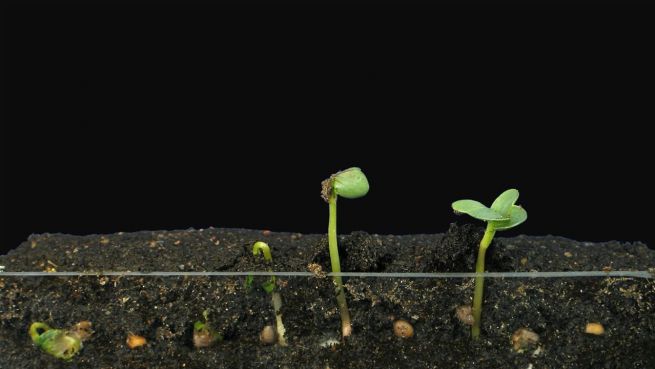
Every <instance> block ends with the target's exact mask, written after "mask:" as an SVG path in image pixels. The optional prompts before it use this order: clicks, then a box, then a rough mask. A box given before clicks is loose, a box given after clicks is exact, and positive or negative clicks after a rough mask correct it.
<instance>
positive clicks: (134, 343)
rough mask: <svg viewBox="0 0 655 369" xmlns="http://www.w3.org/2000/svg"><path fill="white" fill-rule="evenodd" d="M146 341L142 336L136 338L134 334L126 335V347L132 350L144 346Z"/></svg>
mask: <svg viewBox="0 0 655 369" xmlns="http://www.w3.org/2000/svg"><path fill="white" fill-rule="evenodd" d="M146 342H147V341H146V339H145V337H142V336H137V335H135V334H132V333H130V334H128V335H127V347H129V348H131V349H134V348H137V347H140V346H143V345H145V344H146Z"/></svg>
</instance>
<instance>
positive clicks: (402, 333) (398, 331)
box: [393, 319, 414, 338]
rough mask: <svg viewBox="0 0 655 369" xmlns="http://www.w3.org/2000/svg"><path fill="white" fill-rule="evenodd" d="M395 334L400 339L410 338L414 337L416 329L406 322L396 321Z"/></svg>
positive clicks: (394, 323) (394, 324) (394, 325)
mask: <svg viewBox="0 0 655 369" xmlns="http://www.w3.org/2000/svg"><path fill="white" fill-rule="evenodd" d="M393 333H394V334H395V335H396V336H397V337H400V338H410V337H412V336H413V335H414V327H412V325H411V324H409V322H408V321H406V320H402V319H399V320H396V321H395V322H393Z"/></svg>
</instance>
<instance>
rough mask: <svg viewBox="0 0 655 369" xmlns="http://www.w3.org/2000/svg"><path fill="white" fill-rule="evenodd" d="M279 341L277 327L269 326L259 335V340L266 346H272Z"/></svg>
mask: <svg viewBox="0 0 655 369" xmlns="http://www.w3.org/2000/svg"><path fill="white" fill-rule="evenodd" d="M276 339H277V332H275V327H274V326H272V325H267V326H266V327H264V329H262V332H261V333H260V334H259V340H260V341H261V342H262V343H263V344H265V345H272V344H274V343H275V340H276Z"/></svg>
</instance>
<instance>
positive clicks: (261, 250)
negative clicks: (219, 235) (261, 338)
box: [252, 241, 287, 346]
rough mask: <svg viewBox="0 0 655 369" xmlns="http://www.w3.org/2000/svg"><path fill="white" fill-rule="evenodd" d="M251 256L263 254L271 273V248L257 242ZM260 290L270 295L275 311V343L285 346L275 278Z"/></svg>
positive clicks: (272, 277) (280, 299)
mask: <svg viewBox="0 0 655 369" xmlns="http://www.w3.org/2000/svg"><path fill="white" fill-rule="evenodd" d="M252 254H253V255H255V256H257V255H259V254H264V261H265V262H266V263H267V264H268V265H269V268H268V271H269V272H272V271H273V269H272V268H271V267H270V264H271V263H273V256H272V255H271V248H270V247H268V244H267V243H266V242H262V241H257V242H255V243H254V244H253V245H252ZM262 288H263V289H264V291H266V293H268V294H270V295H271V300H272V303H273V310H274V311H275V323H276V324H275V328H276V329H277V342H278V344H279V345H280V346H287V340H286V338H285V337H284V333H285V331H286V330H285V329H284V323H282V297H280V293H279V292H277V291H276V290H275V276H271V278H270V279H269V280H268V281H266V282H264V283H262Z"/></svg>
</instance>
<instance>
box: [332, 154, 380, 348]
mask: <svg viewBox="0 0 655 369" xmlns="http://www.w3.org/2000/svg"><path fill="white" fill-rule="evenodd" d="M321 185H322V192H321V197H323V200H325V201H326V202H327V203H328V204H329V206H330V218H329V223H328V245H329V249H330V264H331V266H332V272H333V273H341V263H340V261H339V246H338V244H337V198H338V197H339V196H341V197H345V198H347V199H356V198H359V197H363V196H365V195H366V194H367V193H368V190H369V184H368V179H367V178H366V176H365V175H364V173H363V172H362V171H361V169H359V168H356V167H353V168H349V169H346V170H343V171H340V172H338V173H335V174H333V175H331V176H330V178H328V179H326V180H324V181H323V182H322V183H321ZM334 283H335V284H336V296H337V304H338V305H339V313H340V315H341V336H342V337H348V336H350V334H351V333H352V325H351V322H350V312H349V311H348V304H347V303H346V294H345V293H344V290H343V281H342V279H341V276H335V277H334Z"/></svg>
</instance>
